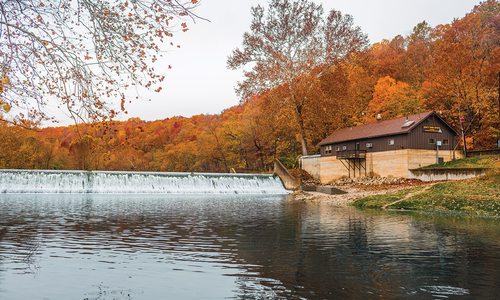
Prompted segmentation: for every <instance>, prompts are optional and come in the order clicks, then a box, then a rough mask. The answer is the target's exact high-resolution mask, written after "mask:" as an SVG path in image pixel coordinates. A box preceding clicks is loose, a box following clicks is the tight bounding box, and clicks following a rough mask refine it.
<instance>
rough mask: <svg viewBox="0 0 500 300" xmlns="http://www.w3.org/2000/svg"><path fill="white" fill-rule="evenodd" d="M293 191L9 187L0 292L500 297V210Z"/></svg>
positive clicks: (35, 295) (1, 230)
mask: <svg viewBox="0 0 500 300" xmlns="http://www.w3.org/2000/svg"><path fill="white" fill-rule="evenodd" d="M285 198H286V196H216V197H214V196H188V197H186V196H140V195H135V196H128V195H127V196H123V195H122V196H120V195H80V196H79V195H73V196H69V195H66V196H61V195H0V299H9V300H10V299H13V300H14V299H224V298H243V299H275V298H283V299H334V298H335V299H345V298H348V299H401V298H408V299H432V298H436V299H442V298H450V299H495V298H496V299H499V298H498V296H499V295H500V221H499V220H498V219H489V220H488V219H486V220H485V219H468V218H459V217H449V216H448V217H444V216H428V215H427V216H426V215H418V214H401V213H387V212H367V211H359V210H356V209H353V208H335V207H330V206H328V205H321V204H307V203H296V202H291V201H286V199H285Z"/></svg>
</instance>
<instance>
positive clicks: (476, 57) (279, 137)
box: [0, 0, 500, 172]
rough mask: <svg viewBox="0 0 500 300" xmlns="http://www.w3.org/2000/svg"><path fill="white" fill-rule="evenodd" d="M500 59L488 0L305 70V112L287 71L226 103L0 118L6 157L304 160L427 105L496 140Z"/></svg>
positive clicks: (54, 161) (180, 164)
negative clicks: (150, 112) (170, 110)
mask: <svg viewBox="0 0 500 300" xmlns="http://www.w3.org/2000/svg"><path fill="white" fill-rule="evenodd" d="M499 70H500V4H499V3H498V2H497V1H493V0H490V1H485V2H483V3H481V4H480V5H478V6H476V7H475V8H474V9H473V10H472V11H471V12H470V13H469V14H467V15H466V16H465V17H463V18H461V19H456V20H455V21H453V23H451V24H445V25H439V26H436V27H435V28H432V27H430V26H429V25H428V24H427V23H425V22H422V23H420V24H417V25H416V26H415V28H414V30H413V32H412V33H411V34H410V35H408V36H406V37H403V36H396V37H394V38H393V39H392V40H384V41H381V42H378V43H375V44H373V45H371V46H369V47H367V48H366V49H361V50H360V51H355V52H353V53H350V54H349V55H347V56H345V57H343V58H342V59H338V60H336V61H335V63H334V64H332V65H326V66H325V65H321V66H318V67H317V68H314V69H312V70H310V71H309V72H307V73H304V74H300V75H298V76H297V77H296V78H294V81H293V85H294V94H293V96H294V97H296V99H300V101H301V102H300V104H301V106H300V109H301V111H300V116H301V120H302V121H303V124H300V123H299V122H297V118H296V113H297V112H296V111H294V109H296V107H295V106H293V105H283V103H284V102H283V99H285V98H286V97H289V95H290V93H289V92H290V90H289V89H288V86H287V83H286V82H284V83H283V84H282V85H278V86H276V87H273V88H271V89H268V90H264V91H262V90H261V91H260V92H259V93H258V94H257V95H249V96H248V98H247V99H246V101H244V102H242V103H241V104H240V105H238V106H235V107H231V108H229V109H227V110H225V111H223V112H222V113H220V114H218V115H197V116H193V117H191V118H184V117H173V118H168V119H165V120H158V121H150V122H147V121H142V120H140V119H129V120H127V121H121V122H119V121H111V122H101V123H93V124H87V125H79V126H69V127H53V128H43V129H38V130H26V129H23V128H19V127H14V126H8V124H0V168H44V169H93V170H96V169H102V170H104V169H106V170H144V171H153V170H154V171H220V172H229V171H231V170H232V169H234V170H236V171H243V170H252V171H260V170H262V171H263V170H268V169H270V168H271V166H272V162H273V160H274V159H276V158H280V159H282V160H283V161H284V162H286V163H287V164H288V165H289V166H292V165H294V164H296V162H297V157H299V156H300V155H301V154H302V153H303V149H302V146H303V145H304V144H306V145H307V147H308V151H309V152H311V153H314V152H317V150H318V149H317V146H316V145H317V143H318V142H319V141H320V140H321V139H322V138H324V137H325V136H327V135H328V134H329V133H331V132H332V131H333V130H335V129H337V128H342V127H346V126H355V125H359V124H363V123H369V122H376V119H375V116H376V115H377V114H381V116H382V118H384V119H387V118H393V117H398V116H404V115H406V114H412V113H418V112H422V111H427V110H436V111H438V112H440V113H441V114H442V115H443V116H444V117H445V119H446V120H447V121H448V122H450V124H452V126H455V127H457V128H458V126H459V125H460V124H459V119H460V117H463V118H465V123H464V124H465V127H466V128H467V130H468V131H467V134H468V136H469V141H470V142H471V143H470V144H469V145H468V146H469V147H471V148H475V149H481V148H492V147H494V146H495V144H496V140H497V139H499V136H500V131H499V126H500V118H499V102H498V101H499V100H498V86H497V84H498V81H497V80H498V72H499ZM5 83H8V82H7V81H5ZM297 103H298V102H297ZM0 104H2V102H1V99H0ZM5 110H6V109H5V107H3V108H2V107H1V106H0V114H1V113H2V112H4V113H5ZM303 139H305V140H306V142H307V143H303Z"/></svg>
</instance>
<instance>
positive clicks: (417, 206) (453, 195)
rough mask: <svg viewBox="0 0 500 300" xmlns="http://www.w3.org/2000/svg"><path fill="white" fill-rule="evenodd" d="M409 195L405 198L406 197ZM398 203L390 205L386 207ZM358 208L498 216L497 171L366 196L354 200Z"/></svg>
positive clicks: (499, 188) (499, 191) (499, 184)
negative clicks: (428, 185) (475, 176)
mask: <svg viewBox="0 0 500 300" xmlns="http://www.w3.org/2000/svg"><path fill="white" fill-rule="evenodd" d="M409 193H412V195H410V197H408V198H407V199H404V200H401V199H403V198H404V197H405V196H407V195H409ZM397 200H401V201H399V202H397V203H394V204H392V205H388V204H390V203H393V202H395V201H397ZM353 205H354V206H356V207H360V208H382V207H384V206H385V205H388V206H387V207H386V208H388V209H407V210H419V211H430V212H455V213H462V214H468V215H478V216H495V217H500V172H498V173H491V174H489V175H487V176H485V177H481V178H475V179H470V180H464V181H453V182H442V183H437V184H435V185H433V186H431V187H430V188H427V189H426V188H425V187H417V188H412V189H407V190H403V191H399V192H397V193H392V194H384V195H376V196H369V197H365V198H363V199H360V200H358V201H355V202H354V204H353Z"/></svg>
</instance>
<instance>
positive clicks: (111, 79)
mask: <svg viewBox="0 0 500 300" xmlns="http://www.w3.org/2000/svg"><path fill="white" fill-rule="evenodd" d="M197 2H198V1H195V0H193V1H185V2H181V1H175V0H174V1H172V0H135V1H129V0H113V1H107V0H77V1H71V0H61V1H44V0H33V1H22V0H13V1H0V62H1V66H0V78H8V84H4V85H2V88H3V90H2V93H1V99H2V100H1V103H7V104H8V105H9V107H12V110H11V114H10V115H9V119H10V120H11V121H17V122H20V121H22V120H32V121H40V120H43V119H48V118H50V116H49V115H48V114H47V113H46V108H47V105H48V104H49V103H50V101H53V100H54V101H57V103H58V106H59V107H63V108H66V109H67V110H68V111H69V113H70V115H71V116H72V118H74V119H75V121H77V119H79V120H84V119H88V120H98V119H105V118H108V117H112V116H114V115H116V114H117V113H118V111H119V109H116V108H113V107H112V105H111V104H110V103H113V100H115V99H120V98H121V97H122V93H123V90H124V89H126V88H128V87H130V86H132V85H136V86H137V85H141V86H145V87H151V88H154V89H158V88H159V85H160V83H161V82H162V81H163V79H164V76H163V75H162V71H163V70H156V69H155V68H154V67H152V65H153V63H154V62H155V61H157V60H158V58H159V57H160V56H161V52H162V51H163V50H164V49H165V47H164V46H165V45H167V44H168V43H169V44H170V46H174V47H175V46H176V45H174V44H173V43H172V42H170V40H171V38H172V36H173V34H174V32H175V31H178V30H179V29H180V30H184V31H185V30H187V25H186V23H185V20H184V19H186V18H188V19H189V18H191V19H195V18H197V16H196V15H194V14H193V12H192V10H193V8H194V7H195V6H196V5H197ZM4 113H5V111H4Z"/></svg>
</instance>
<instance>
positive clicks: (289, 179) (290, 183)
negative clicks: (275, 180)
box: [274, 160, 300, 190]
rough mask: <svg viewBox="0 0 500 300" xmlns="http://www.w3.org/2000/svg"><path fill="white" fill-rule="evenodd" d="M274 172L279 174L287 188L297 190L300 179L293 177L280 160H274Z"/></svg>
mask: <svg viewBox="0 0 500 300" xmlns="http://www.w3.org/2000/svg"><path fill="white" fill-rule="evenodd" d="M274 174H275V175H277V176H278V177H279V178H280V179H281V182H282V183H283V186H284V187H285V189H287V190H297V189H298V188H299V187H300V180H299V179H297V178H295V177H293V176H292V175H291V174H290V173H289V172H288V170H287V169H286V168H285V166H283V164H282V163H281V162H280V161H279V160H275V161H274Z"/></svg>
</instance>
